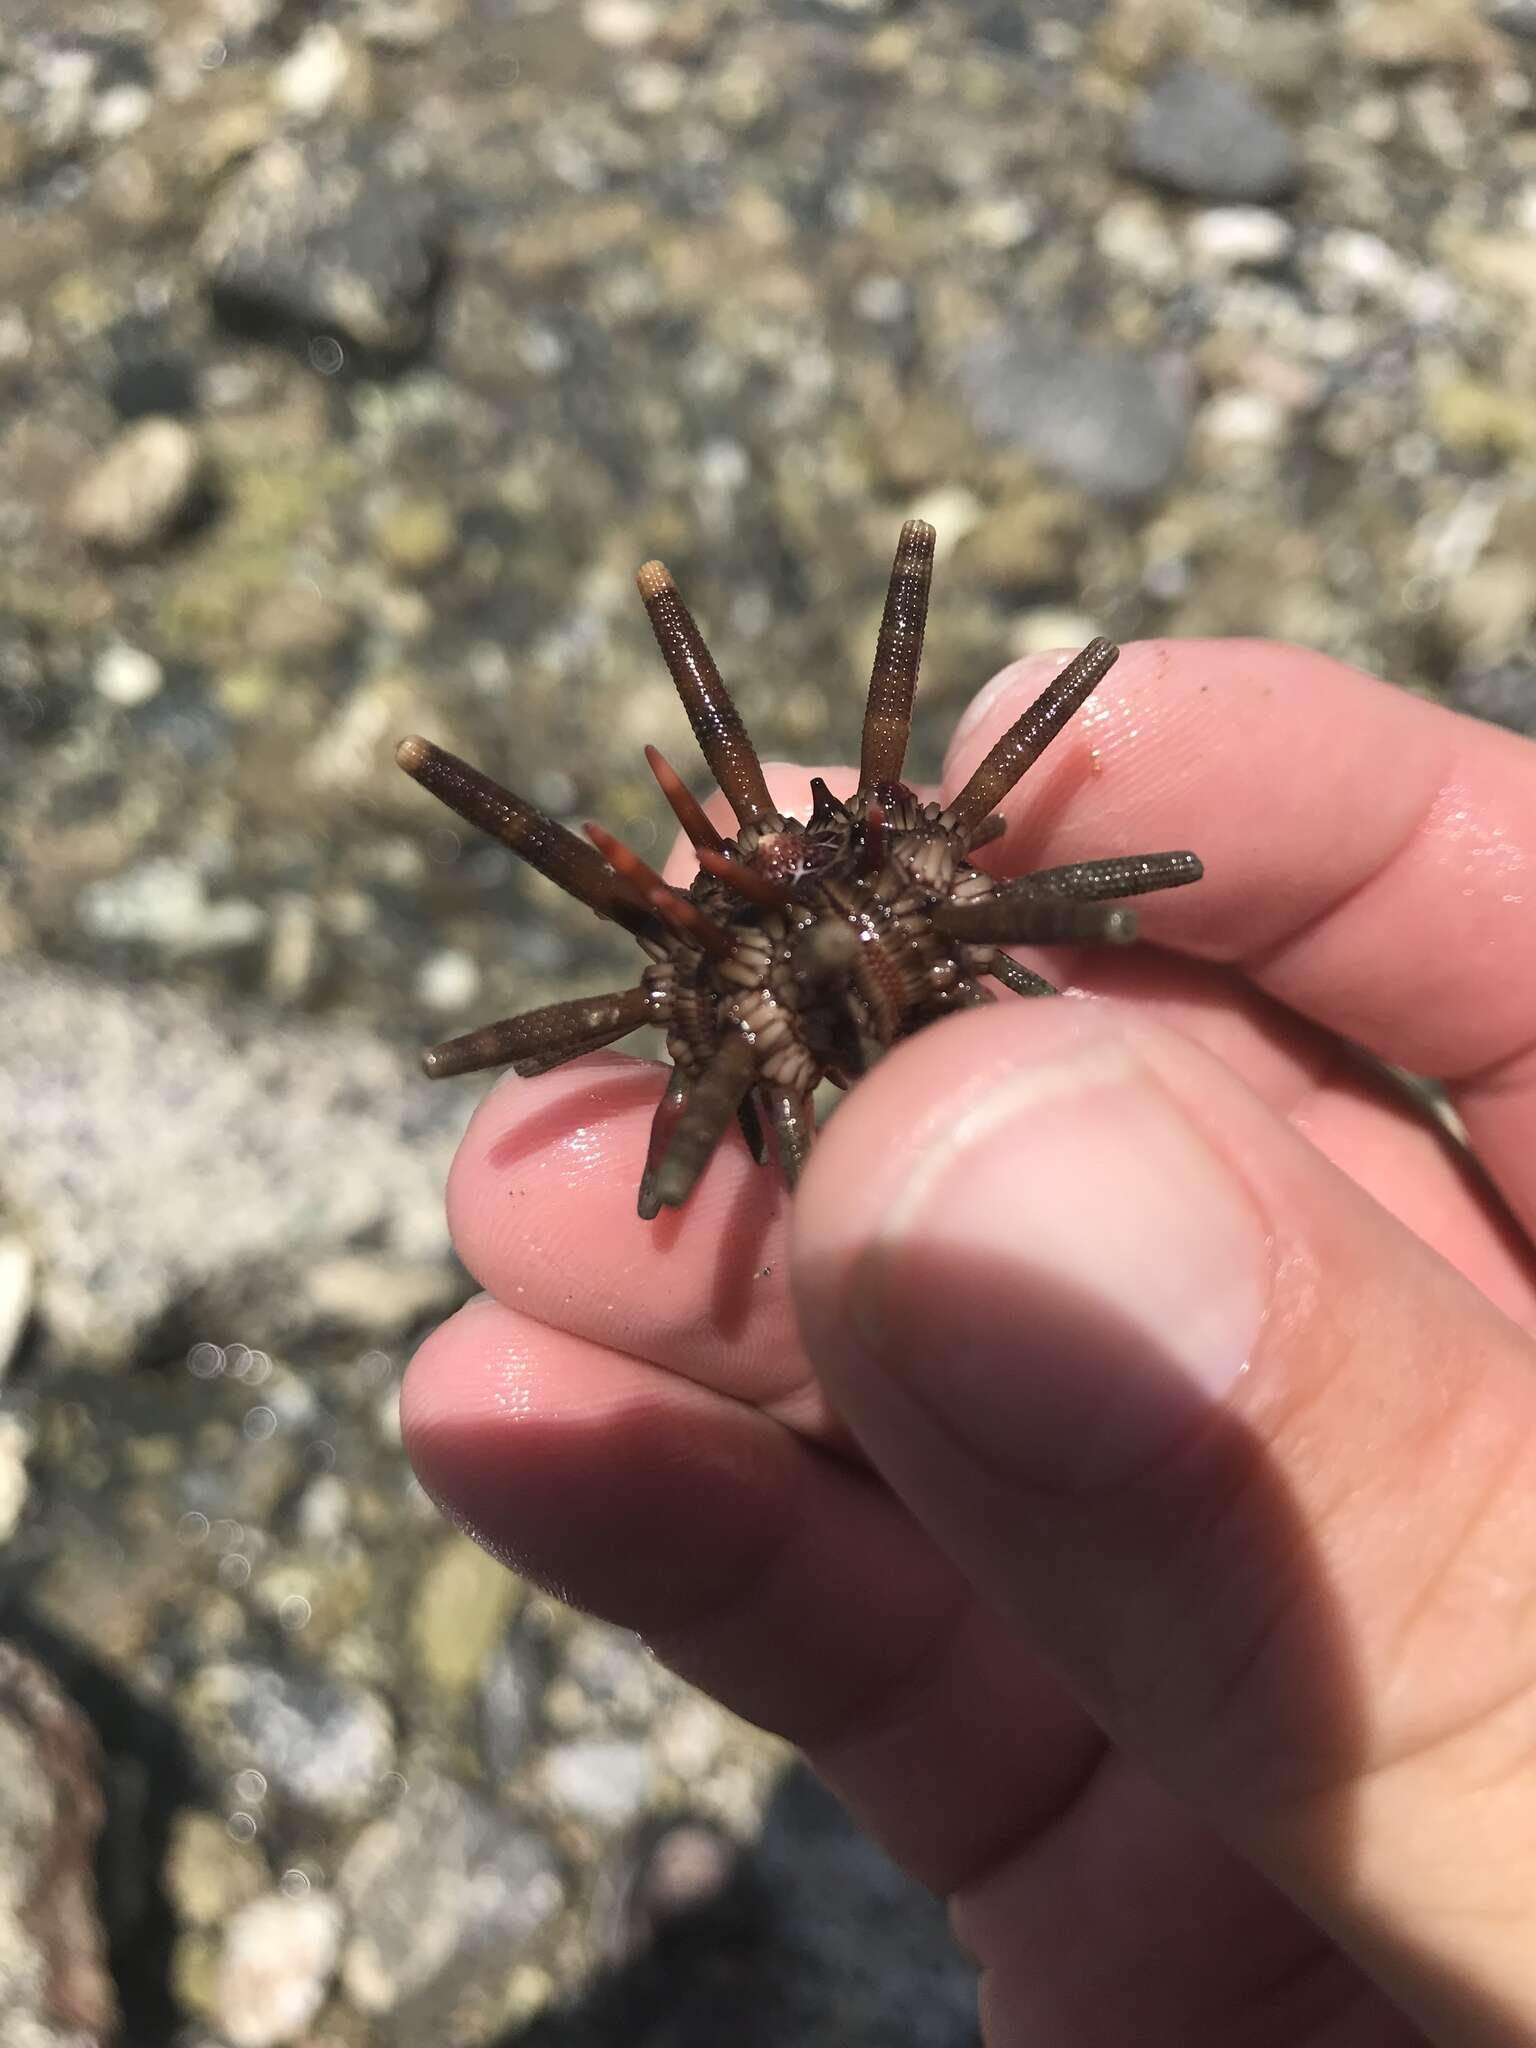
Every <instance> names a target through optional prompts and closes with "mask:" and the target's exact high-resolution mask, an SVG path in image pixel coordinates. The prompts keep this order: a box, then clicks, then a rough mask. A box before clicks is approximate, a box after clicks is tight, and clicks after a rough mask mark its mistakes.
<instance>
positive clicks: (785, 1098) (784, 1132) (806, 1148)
mask: <svg viewBox="0 0 1536 2048" xmlns="http://www.w3.org/2000/svg"><path fill="white" fill-rule="evenodd" d="M757 1095H758V1100H759V1101H760V1102H761V1103H762V1105H763V1107H764V1109H765V1110H766V1111H767V1115H768V1122H769V1125H770V1127H771V1129H772V1131H773V1137H774V1149H775V1150H776V1151H777V1153H778V1157H779V1166H780V1169H781V1170H782V1172H783V1175H784V1184H785V1186H786V1187H787V1188H788V1189H789V1190H790V1192H791V1193H793V1192H794V1190H795V1188H796V1187H797V1186H798V1185H799V1182H800V1175H801V1172H802V1170H803V1168H804V1166H805V1162H806V1160H807V1159H808V1158H809V1157H810V1154H811V1141H812V1139H813V1138H814V1137H815V1135H816V1112H815V1109H814V1107H813V1106H812V1103H811V1098H810V1096H809V1095H803V1094H801V1093H800V1092H799V1090H798V1089H794V1088H779V1087H775V1086H773V1085H772V1084H765V1085H764V1086H762V1087H760V1088H759V1089H758V1091H757Z"/></svg>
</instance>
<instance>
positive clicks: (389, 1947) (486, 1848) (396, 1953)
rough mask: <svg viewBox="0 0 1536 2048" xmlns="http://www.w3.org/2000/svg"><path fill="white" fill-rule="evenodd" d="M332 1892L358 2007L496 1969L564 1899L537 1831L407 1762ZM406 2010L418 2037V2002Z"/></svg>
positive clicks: (400, 1999)
mask: <svg viewBox="0 0 1536 2048" xmlns="http://www.w3.org/2000/svg"><path fill="white" fill-rule="evenodd" d="M339 1890H340V1892H341V1895H342V1898H343V1900H344V1902H345V1903H346V1905H347V1907H348V1908H349V1910H350V1914H351V1929H352V1931H351V1936H350V1938H349V1940H348V1941H347V1944H346V1948H345V1951H344V1953H343V1957H342V1982H343V1984H344V1986H345V1988H346V1992H347V1996H348V1997H349V1998H350V1999H351V2001H352V2003H353V2004H354V2005H356V2006H357V2007H359V2008H360V2010H361V2011H363V2012H365V2013H384V2012H393V2011H395V2010H396V2009H397V2008H398V2007H400V2006H402V2005H403V2004H405V2002H406V2001H407V2000H408V1999H409V2000H415V1999H417V1998H422V1997H424V1996H426V1995H428V1994H431V1993H433V1992H435V1991H440V1993H441V1996H442V1999H443V2001H444V2003H445V2004H446V2002H447V2001H448V2000H450V1999H451V1998H453V1997H454V1996H455V1994H457V1993H458V1991H459V1990H460V1988H461V1987H462V1986H463V1985H464V1983H465V1981H466V1980H467V1979H470V1978H471V1977H472V1976H473V1975H474V1974H476V1973H477V1972H480V1971H487V1970H489V1971H493V1972H495V1973H496V1974H497V1976H498V1978H500V1977H503V1976H504V1975H505V1971H506V1967H507V1958H508V1956H509V1955H511V1954H515V1953H516V1952H517V1950H518V1949H519V1948H521V1947H524V1946H526V1945H527V1943H528V1942H530V1941H531V1940H532V1938H533V1936H534V1935H535V1934H537V1933H538V1931H539V1930H540V1929H541V1928H542V1927H544V1926H545V1925H546V1924H547V1922H548V1921H549V1920H550V1918H551V1917H552V1916H553V1914H554V1913H555V1912H556V1911H557V1910H558V1908H559V1906H560V1903H561V1898H562V1888H561V1884H560V1878H559V1874H558V1872H557V1869H556V1866H555V1861H554V1858H553V1856H552V1855H551V1853H550V1851H549V1849H548V1848H547V1847H546V1846H545V1844H544V1842H543V1841H541V1840H540V1838H539V1837H538V1835H536V1834H534V1833H532V1832H531V1831H525V1830H520V1829H518V1828H516V1827H514V1826H512V1825H510V1824H509V1822H508V1818H507V1816H506V1814H504V1813H501V1812H499V1811H497V1810H496V1809H495V1808H493V1807H490V1806H488V1805H486V1804H484V1803H483V1802H482V1801H480V1800H477V1799H475V1798H474V1797H473V1796H472V1795H471V1794H470V1793H469V1792H466V1791H465V1789H464V1788H463V1786H462V1785H458V1784H455V1783H454V1781H453V1780H452V1779H450V1778H444V1777H441V1776H439V1775H438V1774H436V1773H435V1772H433V1771H430V1770H417V1771H414V1772H413V1773H412V1774H411V1781H410V1785H409V1788H408V1790H407V1791H406V1792H405V1794H404V1795H403V1796H402V1798H401V1800H400V1803H399V1805H398V1806H397V1807H396V1808H395V1810H394V1811H393V1813H391V1814H390V1815H389V1816H388V1817H387V1818H385V1819H383V1820H377V1821H374V1822H372V1823H371V1824H370V1825H369V1826H367V1827H365V1828H364V1829H363V1831H362V1833H361V1834H360V1835H359V1836H358V1837H357V1839H356V1841H355V1842H354V1843H353V1844H352V1846H351V1848H350V1849H349V1850H348V1852H347V1856H346V1860H345V1861H344V1862H343V1864H342V1866H341V1875H340V1879H339ZM413 2017H415V2018H416V2020H417V2024H416V2025H415V2026H414V2027H413V2030H412V2031H413V2036H414V2037H415V2038H418V2039H419V2038H425V2037H426V2023H425V2021H424V2020H423V2019H422V2017H421V2015H420V2013H419V2011H417V2010H416V2009H414V2008H413Z"/></svg>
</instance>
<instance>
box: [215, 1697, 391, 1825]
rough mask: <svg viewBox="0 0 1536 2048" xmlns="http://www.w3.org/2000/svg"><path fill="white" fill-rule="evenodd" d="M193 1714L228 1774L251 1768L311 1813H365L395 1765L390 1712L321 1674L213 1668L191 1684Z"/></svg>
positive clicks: (375, 1701) (371, 1698)
mask: <svg viewBox="0 0 1536 2048" xmlns="http://www.w3.org/2000/svg"><path fill="white" fill-rule="evenodd" d="M189 1706H190V1710H191V1712H192V1714H193V1716H194V1718H195V1721H196V1723H197V1724H198V1725H199V1727H200V1728H201V1729H202V1731H203V1733H204V1737H205V1740H206V1741H207V1743H208V1745H209V1747H210V1748H211V1749H212V1751H213V1752H214V1754H215V1755H216V1756H217V1758H218V1760H219V1762H220V1763H221V1764H222V1765H223V1767H224V1768H225V1769H227V1770H244V1769H255V1770H258V1771H260V1772H262V1773H263V1774H264V1776H265V1777H266V1779H267V1783H268V1785H269V1786H270V1787H271V1789H272V1790H273V1791H275V1792H278V1793H281V1794H283V1795H285V1796H286V1797H288V1798H290V1799H292V1800H293V1801H294V1802H295V1803H296V1804H297V1805H299V1806H303V1807H307V1808H308V1809H309V1810H310V1811H312V1812H315V1813H327V1814H338V1815H346V1814H354V1813H358V1812H361V1811H363V1810H365V1809H366V1808H367V1806H368V1805H369V1803H370V1802H371V1801H372V1800H373V1799H374V1798H375V1796H376V1795H377V1793H378V1790H379V1787H380V1784H381V1783H382V1781H383V1779H384V1777H385V1775H386V1773H387V1772H388V1771H389V1770H390V1768H391V1766H392V1765H393V1763H394V1760H395V1736H394V1727H393V1724H392V1722H391V1719H390V1714H389V1709H388V1708H387V1707H386V1706H385V1705H384V1702H383V1701H382V1700H381V1699H379V1698H378V1696H377V1695H376V1694H374V1693H371V1692H369V1691H368V1690H367V1689H366V1688H365V1687H363V1686H360V1685H351V1684H348V1683H347V1682H346V1681H344V1680H341V1679H336V1678H332V1677H329V1676H328V1675H327V1674H325V1673H324V1672H320V1671H304V1672H299V1671H279V1670H275V1669H273V1668H272V1667H270V1666H267V1665H261V1664H215V1665H210V1666H208V1667H206V1668H205V1669H204V1670H203V1671H202V1672H201V1673H199V1675H198V1677H197V1678H196V1679H195V1680H194V1681H193V1685H192V1688H191V1693H190V1700H189Z"/></svg>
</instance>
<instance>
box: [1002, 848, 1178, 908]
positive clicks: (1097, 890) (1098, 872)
mask: <svg viewBox="0 0 1536 2048" xmlns="http://www.w3.org/2000/svg"><path fill="white" fill-rule="evenodd" d="M1204 873H1205V869H1204V867H1203V866H1202V865H1201V862H1200V858H1199V855H1198V854H1193V853H1182V852H1181V853H1126V854H1120V855H1117V856H1116V857H1114V858H1113V859H1110V860H1075V861H1070V862H1068V864H1067V865H1066V866H1065V867H1059V868H1040V869H1038V870H1037V871H1036V872H1035V873H1034V874H1032V875H1021V876H1020V877H1019V879H1018V881H1017V882H1016V883H1015V884H1013V885H1012V886H1013V887H1015V888H1018V889H1021V890H1024V889H1027V890H1032V891H1033V892H1034V893H1035V894H1037V895H1048V894H1049V895H1057V896H1073V897H1075V898H1076V899H1077V901H1078V902H1079V903H1104V902H1110V901H1113V900H1115V899H1116V898H1119V897H1124V896H1148V895H1150V894H1151V893H1152V891H1153V890H1154V889H1182V888H1185V887H1186V886H1187V885H1188V884H1189V883H1190V882H1198V881H1199V880H1200V877H1201V876H1202V875H1203V874H1204Z"/></svg>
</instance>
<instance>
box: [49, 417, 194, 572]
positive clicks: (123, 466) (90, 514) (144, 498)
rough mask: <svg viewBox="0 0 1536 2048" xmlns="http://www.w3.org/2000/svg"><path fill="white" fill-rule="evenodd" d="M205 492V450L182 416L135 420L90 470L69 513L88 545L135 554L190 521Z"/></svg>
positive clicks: (72, 525) (71, 523) (114, 552)
mask: <svg viewBox="0 0 1536 2048" xmlns="http://www.w3.org/2000/svg"><path fill="white" fill-rule="evenodd" d="M202 495H203V458H202V451H201V449H200V447H199V445H198V440H197V436H196V435H195V434H194V433H193V431H192V429H191V428H190V427H189V426H186V425H185V424H184V423H183V422H182V421H181V420H172V419H156V418H150V419H142V420H136V421H135V422H134V424H133V425H132V426H131V427H128V428H126V429H125V430H124V432H123V433H121V434H119V436H118V437H117V439H116V440H115V441H114V442H113V443H112V445H111V447H110V448H108V449H107V451H106V453H105V454H104V455H103V456H102V457H101V458H100V460H99V461H98V462H97V464H96V466H95V467H94V468H93V469H90V470H88V471H87V472H86V474H85V476H84V477H83V478H82V479H81V481H80V483H79V484H78V485H77V486H76V488H75V490H74V492H73V494H72V496H71V497H70V500H69V504H68V506H67V508H66V518H67V520H68V523H69V528H70V531H71V532H72V533H73V534H74V535H75V537H76V538H77V539H79V540H83V541H85V542H86V543H87V544H88V545H89V546H91V547H94V548H99V549H100V550H101V551H102V552H103V553H105V554H112V555H136V554H140V553H142V552H144V551H145V550H146V549H149V548H153V547H155V546H157V545H158V544H159V543H160V542H162V541H164V540H167V539H169V538H170V537H171V535H173V534H174V533H175V532H176V531H177V530H178V528H180V527H182V526H183V525H185V524H187V523H188V521H189V520H190V519H191V518H192V517H193V515H194V514H195V512H196V510H197V507H198V504H199V502H200V500H201V498H202Z"/></svg>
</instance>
